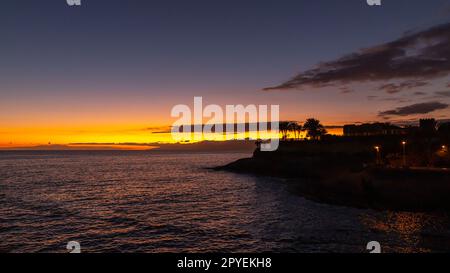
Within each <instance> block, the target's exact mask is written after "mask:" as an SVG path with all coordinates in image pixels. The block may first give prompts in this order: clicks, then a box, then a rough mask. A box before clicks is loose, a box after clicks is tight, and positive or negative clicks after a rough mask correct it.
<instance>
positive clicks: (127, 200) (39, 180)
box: [0, 151, 450, 253]
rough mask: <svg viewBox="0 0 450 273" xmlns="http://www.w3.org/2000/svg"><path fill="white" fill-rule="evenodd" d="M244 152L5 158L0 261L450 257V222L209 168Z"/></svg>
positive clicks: (0, 183) (0, 156)
mask: <svg viewBox="0 0 450 273" xmlns="http://www.w3.org/2000/svg"><path fill="white" fill-rule="evenodd" d="M249 156H250V155H249V154H240V153H223V154H216V153H204V154H197V153H196V154H189V153H184V154H182V153H180V154H175V153H166V154H164V153H150V152H142V151H141V152H137V151H133V152H131V151H123V152H112V151H103V152H92V151H91V152H75V151H70V152H67V151H66V152H0V252H67V250H66V244H67V243H68V242H69V241H73V240H74V241H77V242H79V243H80V244H81V251H82V252H140V253H141V252H144V253H152V252H302V253H303V252H306V253H310V252H368V251H367V250H366V245H367V243H368V242H369V241H378V242H379V243H380V244H381V246H382V251H383V252H443V251H449V250H450V217H449V216H448V215H447V214H445V213H406V212H377V211H372V210H362V209H354V208H347V207H339V206H331V205H325V204H320V203H316V202H313V201H309V200H306V199H304V198H302V197H299V196H296V195H294V194H292V193H290V192H289V191H288V190H287V189H286V186H285V185H284V184H283V183H282V181H281V180H279V179H275V178H263V177H256V176H252V175H241V174H234V173H229V172H217V171H213V170H210V169H208V167H213V166H218V165H223V164H226V163H229V162H231V161H233V160H236V159H239V158H242V157H249Z"/></svg>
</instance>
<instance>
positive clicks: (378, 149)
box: [374, 146, 381, 165]
mask: <svg viewBox="0 0 450 273" xmlns="http://www.w3.org/2000/svg"><path fill="white" fill-rule="evenodd" d="M374 148H375V151H377V162H376V163H377V165H380V162H381V157H380V146H375V147H374Z"/></svg>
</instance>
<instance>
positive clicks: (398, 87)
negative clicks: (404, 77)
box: [379, 80, 429, 94]
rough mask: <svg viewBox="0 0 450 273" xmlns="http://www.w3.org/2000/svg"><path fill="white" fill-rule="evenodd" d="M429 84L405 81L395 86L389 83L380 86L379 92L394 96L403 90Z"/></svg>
mask: <svg viewBox="0 0 450 273" xmlns="http://www.w3.org/2000/svg"><path fill="white" fill-rule="evenodd" d="M428 84H429V83H427V82H424V81H415V80H412V81H405V82H402V83H399V84H395V83H389V84H384V85H382V86H380V88H379V89H380V90H382V91H386V93H389V94H395V93H399V92H401V91H403V90H409V89H413V88H416V87H423V86H426V85H428Z"/></svg>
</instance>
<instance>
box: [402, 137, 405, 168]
mask: <svg viewBox="0 0 450 273" xmlns="http://www.w3.org/2000/svg"><path fill="white" fill-rule="evenodd" d="M402 145H403V167H406V141H402Z"/></svg>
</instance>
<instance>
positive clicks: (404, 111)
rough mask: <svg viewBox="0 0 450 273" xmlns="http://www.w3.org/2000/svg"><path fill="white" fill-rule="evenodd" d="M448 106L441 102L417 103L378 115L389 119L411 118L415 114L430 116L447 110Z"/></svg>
mask: <svg viewBox="0 0 450 273" xmlns="http://www.w3.org/2000/svg"><path fill="white" fill-rule="evenodd" d="M448 106H449V105H448V104H445V103H440V102H426V103H417V104H413V105H409V106H404V107H399V108H397V109H394V110H389V111H384V112H380V113H379V114H378V115H379V116H380V117H387V116H409V115H415V114H428V113H431V112H434V111H436V110H441V109H446V108H448Z"/></svg>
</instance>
